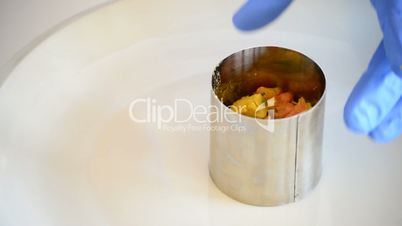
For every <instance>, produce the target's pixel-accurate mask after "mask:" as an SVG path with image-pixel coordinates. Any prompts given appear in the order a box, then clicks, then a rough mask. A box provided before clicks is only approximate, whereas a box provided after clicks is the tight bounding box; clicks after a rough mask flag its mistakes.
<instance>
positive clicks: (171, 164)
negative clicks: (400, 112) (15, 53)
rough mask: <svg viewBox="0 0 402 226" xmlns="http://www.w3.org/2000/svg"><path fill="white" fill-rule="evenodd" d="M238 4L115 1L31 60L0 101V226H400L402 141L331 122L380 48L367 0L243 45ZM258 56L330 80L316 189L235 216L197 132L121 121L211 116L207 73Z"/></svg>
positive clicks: (308, 16) (322, 10) (282, 26)
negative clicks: (318, 70) (303, 57)
mask: <svg viewBox="0 0 402 226" xmlns="http://www.w3.org/2000/svg"><path fill="white" fill-rule="evenodd" d="M238 5H239V2H237V3H236V4H234V3H233V1H229V0H225V1H220V2H214V1H212V0H211V1H209V0H208V1H199V2H193V3H192V2H188V1H184V0H183V1H181V0H177V1H170V2H169V4H167V3H161V2H157V1H144V2H132V1H120V2H117V3H114V4H112V5H109V6H107V7H104V8H102V9H99V10H97V11H96V12H94V13H92V14H90V15H87V16H84V17H82V18H81V19H79V20H77V21H75V22H73V23H72V24H70V25H69V26H67V27H65V28H63V29H61V30H59V31H58V32H57V33H55V34H53V35H52V36H50V37H48V38H47V39H46V40H45V41H44V42H42V43H41V44H40V45H38V46H37V47H36V48H35V49H34V50H33V51H31V52H30V53H29V54H28V55H27V56H26V57H25V58H24V59H23V60H22V61H21V62H20V63H19V64H18V65H16V67H15V69H14V70H13V71H12V72H11V73H10V75H9V77H8V79H7V80H6V82H5V83H4V84H3V86H2V87H1V89H0V125H1V126H0V145H1V146H0V148H1V149H0V225H6V226H21V225H30V226H35V225H38V226H39V225H40V226H47V225H49V226H50V225H66V226H70V225H85V226H89V225H127V226H128V225H320V226H321V225H400V224H401V223H402V208H401V207H402V206H401V203H402V193H401V192H400V191H401V190H402V164H401V161H402V150H401V145H402V140H401V139H398V140H396V141H394V142H392V143H390V144H387V145H377V144H374V143H372V142H370V141H369V140H368V139H367V138H365V137H361V136H357V135H353V134H351V133H350V132H348V131H347V130H346V129H345V128H344V125H343V121H342V108H343V104H344V102H345V100H346V98H347V95H348V94H349V92H350V90H351V88H352V87H353V84H354V82H355V81H356V80H357V78H358V76H359V75H360V74H361V73H362V71H363V70H364V68H365V65H366V64H367V61H368V59H369V57H370V53H371V52H372V51H373V49H374V48H375V47H376V43H377V42H378V40H379V38H380V33H379V31H378V28H377V27H376V26H377V25H374V24H376V20H375V15H374V14H373V12H372V11H371V9H370V6H369V3H368V1H367V2H364V3H357V2H355V3H349V2H347V1H346V0H345V1H337V2H336V3H333V2H330V3H325V2H319V1H313V0H311V1H304V2H302V1H297V2H295V3H294V4H293V5H292V7H291V8H290V9H289V10H288V12H287V14H285V15H284V16H283V17H282V18H281V19H280V21H278V22H276V23H275V24H274V25H273V26H271V27H270V28H269V29H265V30H263V31H260V32H254V33H250V34H247V35H246V34H242V33H239V32H237V31H236V30H235V29H234V28H232V25H231V22H230V17H231V14H232V12H233V11H234V10H235V8H236V7H237V6H238ZM312 12H314V13H312ZM361 17H362V18H364V19H358V18H361ZM259 45H279V46H285V47H288V48H292V49H296V50H299V51H301V52H303V53H305V54H307V55H308V56H310V57H311V58H313V59H314V60H315V61H316V62H318V64H320V66H321V67H322V69H323V70H324V73H325V74H326V76H327V80H328V96H327V110H326V121H325V140H324V172H323V177H322V179H321V182H320V184H319V186H318V187H317V188H316V189H315V190H314V192H312V193H311V194H310V195H309V196H308V197H306V198H305V199H304V200H302V201H300V202H297V203H295V204H290V205H284V206H280V207H269V208H268V207H267V208H264V207H254V206H249V205H245V204H242V203H239V202H236V201H234V200H232V199H230V198H228V197H227V196H225V195H224V194H223V193H221V192H220V191H219V190H218V189H217V188H216V187H215V185H214V184H213V183H212V182H211V180H210V179H209V176H208V167H207V165H208V151H209V150H208V145H209V138H208V132H207V131H205V130H202V131H191V130H188V131H186V132H167V131H163V130H158V129H157V127H156V125H155V124H152V123H150V124H143V123H134V122H132V121H131V120H130V117H129V104H130V102H131V101H133V100H135V99H136V98H139V97H151V98H155V100H156V101H157V103H158V104H171V103H172V102H173V101H174V99H175V98H188V99H189V100H191V101H192V103H194V104H201V105H205V106H206V105H208V103H209V89H210V76H211V72H212V70H213V67H214V66H215V65H216V64H217V63H218V62H219V61H220V60H221V59H223V58H224V57H226V56H227V55H229V54H230V53H233V52H236V51H238V50H240V49H244V48H247V47H251V46H259ZM142 110H143V109H136V111H139V112H142ZM180 110H183V111H184V110H185V109H180ZM169 125H177V124H174V123H173V124H172V123H170V124H169Z"/></svg>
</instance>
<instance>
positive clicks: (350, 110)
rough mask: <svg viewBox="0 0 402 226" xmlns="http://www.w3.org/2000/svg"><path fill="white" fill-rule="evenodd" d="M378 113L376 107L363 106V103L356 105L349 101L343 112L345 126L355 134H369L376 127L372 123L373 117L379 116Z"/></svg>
mask: <svg viewBox="0 0 402 226" xmlns="http://www.w3.org/2000/svg"><path fill="white" fill-rule="evenodd" d="M376 111H377V110H376V108H375V106H371V105H368V104H365V105H364V106H362V104H361V102H360V103H354V102H353V100H351V99H349V100H348V102H347V103H346V105H345V109H344V112H343V119H344V122H345V125H346V127H348V129H349V130H351V131H353V132H355V133H359V134H367V133H368V132H370V131H371V130H372V129H373V128H374V127H375V126H376V125H374V124H373V123H372V121H373V120H372V118H373V116H374V117H375V115H377V113H376Z"/></svg>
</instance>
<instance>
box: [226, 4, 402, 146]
mask: <svg viewBox="0 0 402 226" xmlns="http://www.w3.org/2000/svg"><path fill="white" fill-rule="evenodd" d="M290 2H291V1H290V0H276V1H275V0H249V1H248V2H247V3H246V4H245V5H243V6H242V8H241V9H240V10H239V11H238V12H237V13H236V14H235V15H234V17H233V23H234V24H235V26H236V27H237V28H239V29H240V30H253V29H256V28H260V27H262V26H264V25H266V24H267V23H269V22H271V21H273V20H274V19H275V18H277V17H278V16H279V15H280V14H281V13H282V12H283V11H284V9H286V7H287V6H288V5H289V3H290ZM372 4H373V6H374V8H375V10H376V12H377V16H378V20H379V22H380V25H381V29H382V32H383V41H382V42H381V43H380V45H379V47H378V48H377V50H376V52H375V54H374V56H373V58H372V59H371V61H370V63H369V66H368V68H367V70H366V71H365V72H364V74H363V75H362V77H361V78H360V80H359V81H358V83H357V84H356V86H355V87H354V89H353V91H352V93H351V95H350V97H349V99H348V101H347V103H346V106H345V109H344V120H345V123H346V125H347V127H348V128H349V129H351V130H352V131H354V132H357V133H361V134H367V135H368V136H369V137H371V138H372V139H373V140H375V141H377V142H387V141H389V140H392V139H394V138H396V137H397V136H399V135H400V134H401V133H402V0H372Z"/></svg>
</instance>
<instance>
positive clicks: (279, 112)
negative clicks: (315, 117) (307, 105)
mask: <svg viewBox="0 0 402 226" xmlns="http://www.w3.org/2000/svg"><path fill="white" fill-rule="evenodd" d="M294 107H295V106H294V105H293V104H292V103H286V102H279V103H276V105H275V110H276V112H275V115H274V117H275V118H285V117H287V116H288V115H289V114H290V113H291V112H293V111H294Z"/></svg>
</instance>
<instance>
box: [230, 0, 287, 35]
mask: <svg viewBox="0 0 402 226" xmlns="http://www.w3.org/2000/svg"><path fill="white" fill-rule="evenodd" d="M290 3H291V0H276V1H264V0H263V1H262V0H249V1H247V2H246V3H245V4H244V5H243V6H242V7H241V8H240V9H239V10H238V11H237V12H236V13H235V14H234V15H233V18H232V22H233V24H234V25H235V27H236V28H237V29H239V30H242V31H251V30H255V29H258V28H261V27H263V26H265V25H267V24H268V23H270V22H272V21H273V20H275V19H276V18H277V17H278V16H279V15H280V14H281V13H282V12H283V10H285V9H286V8H287V6H288V5H289V4H290Z"/></svg>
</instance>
